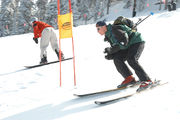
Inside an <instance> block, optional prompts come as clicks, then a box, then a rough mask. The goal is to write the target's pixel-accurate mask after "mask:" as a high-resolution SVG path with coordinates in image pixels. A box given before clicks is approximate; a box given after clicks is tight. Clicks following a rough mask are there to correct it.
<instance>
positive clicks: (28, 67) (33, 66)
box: [24, 57, 73, 69]
mask: <svg viewBox="0 0 180 120" xmlns="http://www.w3.org/2000/svg"><path fill="white" fill-rule="evenodd" d="M70 59H73V57H70V58H65V59H63V60H61V62H62V61H66V60H70ZM58 62H59V60H57V61H52V62H48V63H46V64H39V65H32V66H24V67H25V68H27V69H30V68H35V67H41V66H45V65H49V64H53V63H58Z"/></svg>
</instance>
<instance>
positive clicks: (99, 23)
mask: <svg viewBox="0 0 180 120" xmlns="http://www.w3.org/2000/svg"><path fill="white" fill-rule="evenodd" d="M104 25H106V23H105V22H104V21H98V22H97V23H96V27H100V26H104Z"/></svg>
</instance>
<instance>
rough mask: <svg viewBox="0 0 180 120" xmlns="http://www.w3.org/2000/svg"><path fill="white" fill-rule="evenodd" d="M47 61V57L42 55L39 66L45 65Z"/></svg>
mask: <svg viewBox="0 0 180 120" xmlns="http://www.w3.org/2000/svg"><path fill="white" fill-rule="evenodd" d="M47 62H48V61H47V57H46V56H45V55H43V58H41V61H40V64H46V63H47Z"/></svg>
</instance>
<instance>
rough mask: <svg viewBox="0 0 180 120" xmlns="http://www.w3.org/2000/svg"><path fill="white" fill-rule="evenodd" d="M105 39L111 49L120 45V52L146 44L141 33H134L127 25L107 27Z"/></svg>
mask: <svg viewBox="0 0 180 120" xmlns="http://www.w3.org/2000/svg"><path fill="white" fill-rule="evenodd" d="M105 37H106V38H107V41H108V42H109V43H110V44H111V47H114V46H117V45H118V46H119V49H120V50H124V49H127V48H129V46H131V45H133V44H136V43H139V42H144V41H143V39H142V37H141V34H140V33H139V32H133V31H132V29H131V28H129V27H128V26H126V25H114V26H112V25H111V24H109V25H107V31H106V33H105Z"/></svg>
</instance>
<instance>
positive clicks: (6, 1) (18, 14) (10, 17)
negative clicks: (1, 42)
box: [0, 0, 110, 37]
mask: <svg viewBox="0 0 180 120" xmlns="http://www.w3.org/2000/svg"><path fill="white" fill-rule="evenodd" d="M108 1H110V0H71V2H72V10H73V22H74V26H78V25H80V24H87V23H90V22H92V21H96V20H97V19H99V18H101V17H102V16H104V15H105V14H106V13H105V9H107V4H108ZM0 5H1V6H0V37H3V36H8V35H16V34H24V33H29V32H32V24H31V19H32V17H37V18H38V19H39V20H40V21H44V22H46V23H48V24H50V25H52V26H53V27H54V28H55V29H57V28H58V25H57V14H58V10H57V0H1V3H0ZM60 8H61V10H60V11H61V14H65V13H67V12H69V3H68V0H60Z"/></svg>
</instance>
